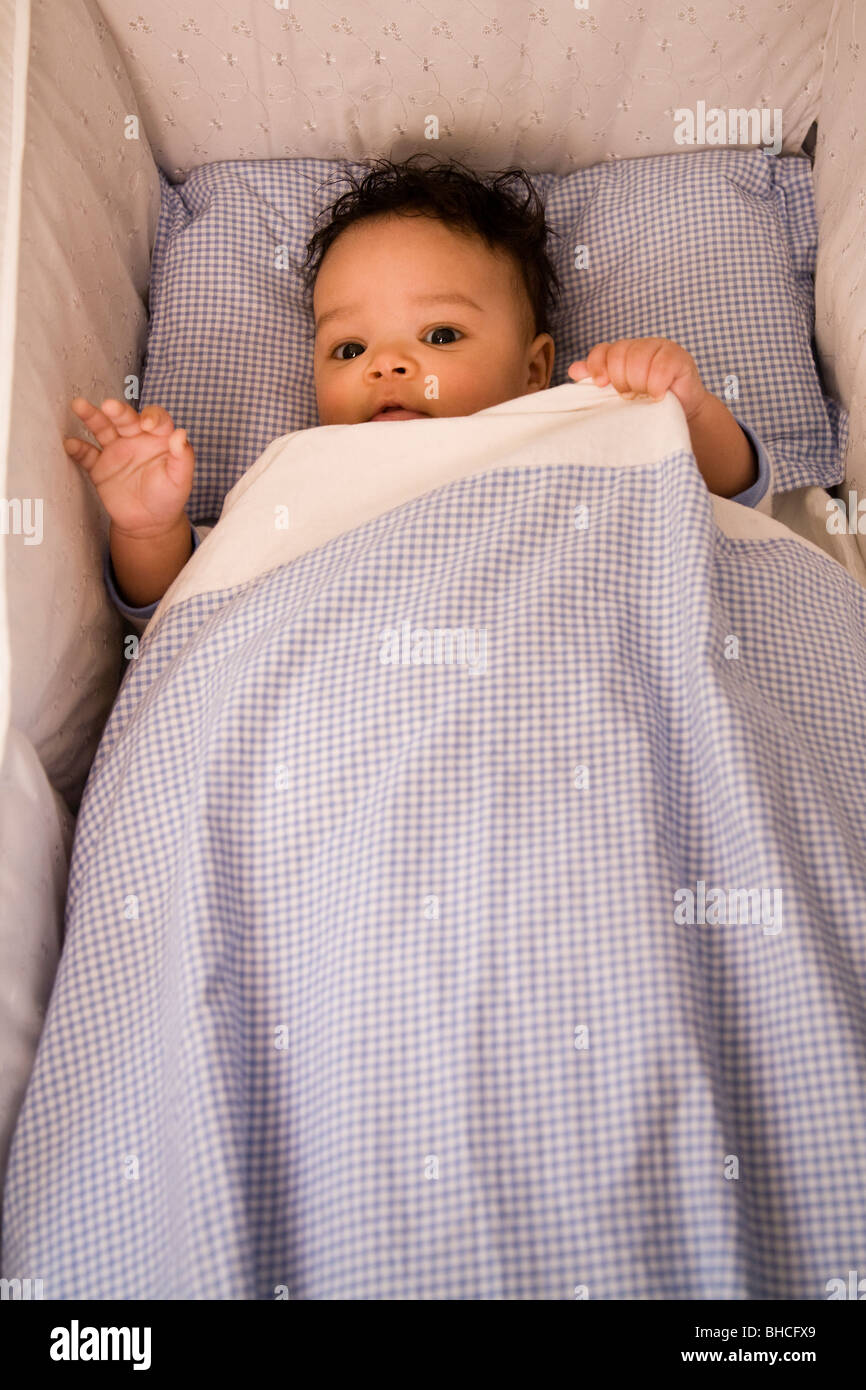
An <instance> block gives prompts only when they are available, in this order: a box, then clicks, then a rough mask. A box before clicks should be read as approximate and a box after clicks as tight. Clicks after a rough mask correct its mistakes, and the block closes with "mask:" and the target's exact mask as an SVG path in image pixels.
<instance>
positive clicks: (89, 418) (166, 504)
mask: <svg viewBox="0 0 866 1390" xmlns="http://www.w3.org/2000/svg"><path fill="white" fill-rule="evenodd" d="M72 409H73V410H74V411H75V414H76V415H77V416H78V418H79V420H81V422H82V424H83V425H85V427H86V428H87V429H88V430H89V431H90V433H91V434H92V435H95V437H96V438H97V439H98V440H99V443H100V444H101V445H102V448H101V449H97V448H96V447H95V445H93V444H86V443H85V442H84V441H83V440H81V439H74V438H67V439H64V441H63V447H64V449H65V450H66V452H67V454H69V455H70V457H71V458H74V459H75V462H76V463H78V464H80V465H81V467H82V468H83V469H84V471H85V472H86V473H87V474H88V475H89V477H90V481H91V482H92V483H93V485H94V487H95V488H96V491H97V492H98V493H99V498H100V501H101V502H102V505H103V506H104V507H105V510H106V511H107V512H108V515H109V516H110V517H111V520H112V521H113V523H114V525H115V527H116V528H117V530H118V531H122V532H123V533H124V534H125V535H129V536H136V537H139V538H141V539H149V540H152V539H154V538H156V537H158V536H162V535H163V534H164V533H165V532H166V531H170V530H171V529H172V528H173V527H174V526H176V525H177V522H178V521H179V520H180V517H181V515H182V514H183V509H184V505H185V503H186V500H187V498H188V497H189V494H190V491H191V489H192V474H193V468H194V466H195V457H194V455H193V451H192V446H191V445H190V443H189V441H188V440H187V437H186V430H182V429H175V427H174V422H173V421H172V418H171V416H170V415H169V413H168V411H167V410H163V408H162V406H159V405H147V406H145V408H144V410H142V412H141V414H139V413H138V411H137V410H133V408H132V406H131V405H129V404H126V403H124V402H122V401H117V400H113V399H111V398H110V397H109V399H107V400H104V401H103V402H102V408H101V409H97V407H96V406H94V405H91V404H90V401H88V400H85V398H84V397H83V396H76V397H75V400H74V401H73V402H72Z"/></svg>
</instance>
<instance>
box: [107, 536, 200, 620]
mask: <svg viewBox="0 0 866 1390" xmlns="http://www.w3.org/2000/svg"><path fill="white" fill-rule="evenodd" d="M109 546H110V548H111V564H112V567H113V569H114V574H115V578H116V580H117V589H118V592H119V594H120V597H121V598H122V599H123V600H124V601H125V602H126V603H127V604H128V605H129V607H130V608H145V607H146V606H147V605H148V604H149V603H155V602H156V600H157V599H161V598H162V596H163V594H164V593H165V591H166V589H167V588H168V587H169V585H170V584H171V583H173V581H174V580H175V579H176V578H177V576H178V575H179V574H180V572H181V570H182V569H183V567H184V565H185V564H186V562H187V560H188V559H189V558H190V556H191V555H192V531H191V530H190V524H189V521H188V520H187V518H186V516H185V515H184V516H181V518H180V520H179V521H178V522H177V523H176V524H175V525H174V526H173V527H172V528H171V529H170V530H168V531H164V532H162V534H160V535H156V536H134V535H130V536H128V535H125V534H124V533H123V532H122V531H118V529H117V527H116V526H115V525H114V523H113V522H112V524H111V531H110V534H109Z"/></svg>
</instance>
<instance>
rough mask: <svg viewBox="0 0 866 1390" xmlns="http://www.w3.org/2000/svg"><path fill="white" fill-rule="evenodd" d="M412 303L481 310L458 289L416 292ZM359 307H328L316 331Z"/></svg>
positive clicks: (318, 322) (354, 311) (349, 305)
mask: <svg viewBox="0 0 866 1390" xmlns="http://www.w3.org/2000/svg"><path fill="white" fill-rule="evenodd" d="M412 303H413V304H465V305H466V306H467V307H468V308H470V309H476V310H477V311H478V313H479V314H480V313H481V312H482V310H481V306H480V304H476V303H475V300H474V299H470V298H469V296H468V294H461V292H460V291H459V290H438V291H437V292H436V293H435V294H416V295H415V296H414V298H413V300H412ZM360 308H361V305H360V304H344V305H342V306H341V307H340V308H339V309H329V310H328V312H327V313H326V314H322V317H321V318H320V319H317V321H316V332H317V333H320V332H321V331H322V329H323V327H324V326H325V324H326V323H328V322H329V320H331V319H334V318H338V317H339V315H340V314H356V313H357V312H358V310H359V309H360Z"/></svg>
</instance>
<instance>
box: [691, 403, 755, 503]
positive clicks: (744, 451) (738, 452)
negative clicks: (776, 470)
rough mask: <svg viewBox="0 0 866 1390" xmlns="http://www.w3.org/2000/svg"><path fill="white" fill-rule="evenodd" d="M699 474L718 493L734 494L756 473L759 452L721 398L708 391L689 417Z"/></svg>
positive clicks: (743, 490)
mask: <svg viewBox="0 0 866 1390" xmlns="http://www.w3.org/2000/svg"><path fill="white" fill-rule="evenodd" d="M688 423H689V434H690V436H691V441H692V453H693V454H694V456H695V458H696V460H697V464H698V468H699V469H700V470H701V475H702V477H703V479H704V482H705V483H706V485H707V487H708V488H709V490H710V492H714V493H715V494H716V496H717V497H736V496H737V494H738V493H740V492H745V491H746V488H749V487H751V485H752V483H754V482H756V481H757V477H758V456H757V454H756V453H755V450H754V449H753V447H752V444H751V442H750V440H749V439H748V438H747V437H746V435H745V434H744V433H743V431H742V429H741V428H740V426H739V424H738V423H737V421H736V420H735V419H734V417H733V415H732V414H731V412H730V411H729V410H728V407H727V406H726V405H725V403H724V401H720V400H719V398H718V396H714V395H712V394H711V392H709V391H707V392H706V394H705V396H704V398H703V400H702V402H701V404H700V406H699V407H698V409H697V410H696V412H695V414H694V415H692V417H691V418H690V420H689V422H688Z"/></svg>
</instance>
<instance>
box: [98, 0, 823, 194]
mask: <svg viewBox="0 0 866 1390" xmlns="http://www.w3.org/2000/svg"><path fill="white" fill-rule="evenodd" d="M830 5H831V0H785V3H784V4H779V3H778V0H746V3H742V4H720V3H719V0H693V3H691V4H673V3H670V2H669V0H665V2H664V3H659V0H647V3H645V4H642V5H627V4H620V5H599V4H596V3H595V0H592V3H588V4H586V6H585V7H582V6H581V4H580V3H572V2H571V0H565V3H557V4H550V3H548V4H541V3H539V4H527V3H526V0H493V3H488V4H485V5H482V6H475V5H466V4H464V3H463V0H441V3H437V4H436V5H435V6H433V7H432V8H431V6H430V5H428V4H426V3H424V0H390V3H389V0H385V3H384V4H376V3H368V0H352V3H351V4H350V5H345V6H332V5H326V4H322V3H321V0H228V3H226V4H220V5H211V4H202V3H200V2H199V3H196V0H188V3H186V4H183V5H179V4H178V3H177V0H148V3H147V5H146V6H144V5H142V4H141V3H140V0H101V9H102V12H103V14H104V15H105V17H106V19H107V21H108V23H109V24H110V26H111V29H112V32H113V34H114V36H115V38H116V40H117V43H118V47H119V48H120V51H121V53H122V54H123V57H124V61H125V62H126V65H127V67H128V68H129V71H130V72H131V73H132V74H133V81H134V83H135V92H136V96H137V97H138V101H139V103H140V105H141V109H142V111H143V113H144V116H145V120H146V122H147V127H148V132H149V134H150V136H151V140H152V142H153V147H154V155H155V157H156V159H157V161H158V162H159V164H160V165H161V166H162V168H163V169H164V170H165V172H166V173H167V174H168V175H169V177H170V178H171V179H172V181H173V182H177V181H178V180H180V179H182V178H183V177H184V175H185V174H186V173H187V172H188V171H189V170H190V169H193V168H195V167H196V166H197V165H199V164H207V163H210V162H212V161H213V160H218V159H292V158H301V157H304V156H308V157H316V158H319V159H361V158H363V157H364V156H366V155H367V154H370V153H376V154H382V153H385V152H388V153H390V154H391V157H392V158H394V159H403V158H405V157H406V156H407V155H409V154H411V153H412V152H413V151H414V150H416V149H418V148H420V147H430V148H435V149H436V151H437V153H438V154H440V155H441V157H442V158H446V157H448V156H449V155H453V156H455V157H456V158H459V159H466V160H467V161H468V162H470V163H472V164H473V165H475V166H476V167H479V168H484V167H486V166H490V167H492V166H493V165H496V164H499V163H503V162H514V163H519V164H522V165H525V167H526V168H528V169H532V170H533V171H534V172H536V173H552V174H569V173H571V172H572V171H573V170H574V169H579V168H584V167H586V166H588V165H591V164H597V163H598V162H599V161H600V160H603V159H617V158H625V157H629V158H633V157H635V156H637V155H649V154H668V153H675V152H676V151H677V150H679V149H681V148H682V146H681V145H679V144H677V143H676V141H675V140H674V130H675V126H676V124H677V122H676V121H675V118H674V112H675V110H676V109H677V108H684V107H695V106H696V103H697V101H698V100H701V101H703V102H704V103H705V105H706V108H709V107H712V106H716V107H719V108H722V109H723V110H725V111H727V110H729V109H730V108H732V107H734V108H739V107H745V108H749V107H753V106H754V107H766V108H768V109H769V110H770V111H772V110H773V109H775V108H778V109H779V110H781V111H782V113H783V117H784V120H783V136H784V140H783V146H782V153H784V154H795V153H796V152H797V150H798V149H799V148H800V145H801V144H802V141H803V138H804V137H805V135H806V132H807V131H808V129H809V126H810V125H811V123H812V121H813V120H814V119H815V117H816V115H817V111H818V97H819V93H820V79H821V40H822V39H823V36H824V34H825V32H826V29H827V23H828V19H829V15H830ZM434 131H435V133H436V136H437V138H436V139H431V136H430V133H432V132H434Z"/></svg>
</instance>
